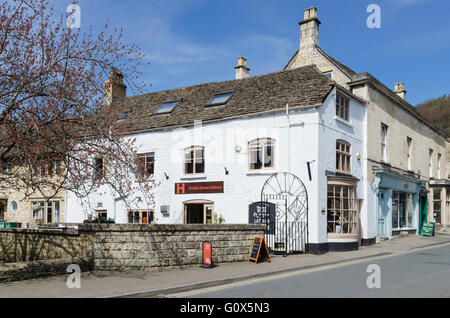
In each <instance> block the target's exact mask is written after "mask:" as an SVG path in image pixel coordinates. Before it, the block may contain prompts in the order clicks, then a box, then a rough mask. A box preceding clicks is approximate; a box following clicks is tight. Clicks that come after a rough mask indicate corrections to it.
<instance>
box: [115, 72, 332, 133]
mask: <svg viewBox="0 0 450 318" xmlns="http://www.w3.org/2000/svg"><path fill="white" fill-rule="evenodd" d="M333 87H334V82H333V81H331V80H329V79H328V78H327V77H326V76H324V75H323V74H322V73H321V72H320V71H319V70H318V69H317V68H316V67H315V66H305V67H301V68H298V69H294V70H289V71H282V72H277V73H271V74H267V75H261V76H254V77H249V78H246V79H241V80H232V81H226V82H215V83H208V84H201V85H195V86H191V87H184V88H177V89H171V90H166V91H161V92H156V93H151V94H146V95H139V96H133V97H128V98H126V99H125V104H126V107H127V108H128V109H130V110H131V113H130V114H129V115H128V116H127V117H126V119H125V120H123V121H121V123H123V124H126V126H128V129H131V131H133V132H138V131H145V130H155V129H162V128H168V127H177V126H187V125H192V124H194V122H195V121H198V120H201V121H203V122H208V121H218V120H226V119H231V118H236V117H242V116H248V115H252V114H253V115H256V114H258V113H267V112H271V111H282V110H284V109H285V106H286V104H289V105H290V106H291V107H308V106H320V105H321V104H322V103H323V102H324V100H325V98H326V97H327V96H328V94H329V93H330V91H331V90H332V88H333ZM225 92H234V94H233V96H232V97H231V99H230V100H229V101H228V103H227V104H226V105H223V106H217V107H205V105H206V104H207V103H208V102H209V101H210V100H211V98H212V97H213V96H214V95H215V94H219V93H225ZM176 100H180V102H179V103H178V105H177V107H176V108H175V109H174V110H173V112H172V113H171V114H169V115H154V113H155V111H156V110H157V109H158V107H159V106H160V105H161V104H162V103H164V102H168V101H176Z"/></svg>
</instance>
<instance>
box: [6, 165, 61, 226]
mask: <svg viewBox="0 0 450 318" xmlns="http://www.w3.org/2000/svg"><path fill="white" fill-rule="evenodd" d="M54 168H55V171H56V170H59V169H60V167H59V166H58V167H57V166H56V165H55V167H54ZM14 169H20V167H17V166H14V165H11V164H8V165H5V169H3V174H2V178H8V177H9V176H10V175H11V172H12V171H13V170H14ZM40 171H42V172H43V169H42V170H40ZM37 173H38V172H37ZM42 177H43V178H58V176H57V175H50V174H48V173H43V175H42ZM26 193H27V190H26V189H25V188H23V190H20V189H12V188H11V187H8V186H7V185H6V186H4V185H2V186H1V189H0V221H5V222H14V223H20V226H21V227H24V228H26V227H34V226H36V225H39V224H55V223H66V213H65V211H66V193H65V191H62V190H61V191H58V192H57V193H56V195H55V193H54V191H53V190H50V189H45V187H44V188H43V189H42V192H41V191H35V192H34V193H31V194H29V195H26ZM49 197H52V199H51V200H48V198H49Z"/></svg>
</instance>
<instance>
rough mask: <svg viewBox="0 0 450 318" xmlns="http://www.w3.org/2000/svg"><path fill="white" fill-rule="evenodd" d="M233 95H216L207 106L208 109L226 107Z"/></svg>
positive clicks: (230, 93)
mask: <svg viewBox="0 0 450 318" xmlns="http://www.w3.org/2000/svg"><path fill="white" fill-rule="evenodd" d="M233 94H234V92H229V93H222V94H216V95H215V96H214V97H213V98H212V99H211V100H210V101H209V103H208V104H206V107H211V106H220V105H225V104H226V103H228V101H229V100H230V98H231V96H233Z"/></svg>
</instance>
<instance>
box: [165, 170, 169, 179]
mask: <svg viewBox="0 0 450 318" xmlns="http://www.w3.org/2000/svg"><path fill="white" fill-rule="evenodd" d="M164 175H165V176H166V180H169V179H170V178H169V176H168V175H167V173H165V172H164Z"/></svg>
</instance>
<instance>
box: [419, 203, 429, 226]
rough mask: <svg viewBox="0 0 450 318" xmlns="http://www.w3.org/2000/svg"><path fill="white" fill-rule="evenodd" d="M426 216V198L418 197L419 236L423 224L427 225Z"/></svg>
mask: <svg viewBox="0 0 450 318" xmlns="http://www.w3.org/2000/svg"><path fill="white" fill-rule="evenodd" d="M427 215H428V200H427V196H425V195H421V196H420V214H419V234H422V228H423V225H424V224H425V223H427V221H428V219H427Z"/></svg>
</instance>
